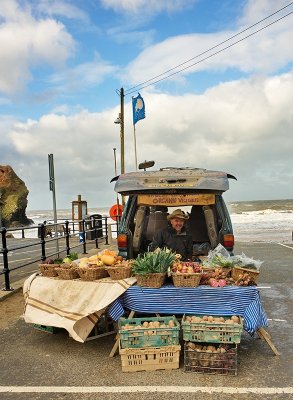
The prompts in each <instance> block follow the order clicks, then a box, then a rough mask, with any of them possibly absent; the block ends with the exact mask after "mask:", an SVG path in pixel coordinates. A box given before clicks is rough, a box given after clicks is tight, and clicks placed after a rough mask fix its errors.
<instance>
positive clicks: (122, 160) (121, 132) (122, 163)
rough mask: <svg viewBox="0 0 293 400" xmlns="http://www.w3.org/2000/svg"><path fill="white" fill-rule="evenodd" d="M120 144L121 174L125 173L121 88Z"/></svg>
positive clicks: (122, 95)
mask: <svg viewBox="0 0 293 400" xmlns="http://www.w3.org/2000/svg"><path fill="white" fill-rule="evenodd" d="M120 146H121V174H124V173H125V160H124V89H123V88H121V89H120Z"/></svg>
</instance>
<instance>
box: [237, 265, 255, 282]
mask: <svg viewBox="0 0 293 400" xmlns="http://www.w3.org/2000/svg"><path fill="white" fill-rule="evenodd" d="M243 273H248V275H249V276H250V278H251V279H252V280H253V281H254V282H255V283H256V282H257V280H258V277H259V271H256V270H254V269H248V268H242V267H234V268H233V269H232V278H233V279H234V280H235V281H237V280H238V278H239V275H240V274H243Z"/></svg>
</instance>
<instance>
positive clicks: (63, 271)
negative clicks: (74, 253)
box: [56, 265, 79, 280]
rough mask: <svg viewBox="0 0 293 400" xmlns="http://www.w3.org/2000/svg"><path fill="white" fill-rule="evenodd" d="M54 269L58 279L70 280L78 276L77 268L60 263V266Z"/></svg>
mask: <svg viewBox="0 0 293 400" xmlns="http://www.w3.org/2000/svg"><path fill="white" fill-rule="evenodd" d="M56 271H57V274H58V278H59V279H65V280H71V279H76V278H79V275H78V273H77V268H72V267H71V268H68V267H62V265H61V266H60V268H57V269H56Z"/></svg>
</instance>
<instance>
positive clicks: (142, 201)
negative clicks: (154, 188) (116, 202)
mask: <svg viewBox="0 0 293 400" xmlns="http://www.w3.org/2000/svg"><path fill="white" fill-rule="evenodd" d="M137 203H138V204H139V205H145V206H187V205H199V206H208V205H211V204H215V195H214V194H186V195H183V194H168V195H166V194H165V195H159V194H148V195H144V194H141V195H138V196H137Z"/></svg>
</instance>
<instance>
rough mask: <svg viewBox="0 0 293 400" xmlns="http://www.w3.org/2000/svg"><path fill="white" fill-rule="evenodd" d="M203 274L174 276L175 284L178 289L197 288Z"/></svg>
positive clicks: (175, 274)
mask: <svg viewBox="0 0 293 400" xmlns="http://www.w3.org/2000/svg"><path fill="white" fill-rule="evenodd" d="M201 277H202V274H200V273H194V274H177V273H174V274H172V279H173V284H174V286H176V287H197V286H198V285H199V282H200V280H201Z"/></svg>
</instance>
